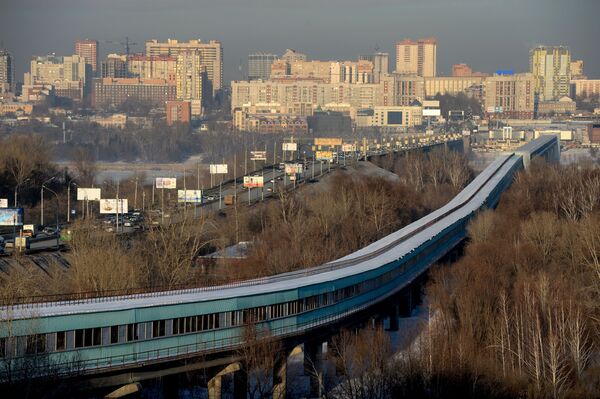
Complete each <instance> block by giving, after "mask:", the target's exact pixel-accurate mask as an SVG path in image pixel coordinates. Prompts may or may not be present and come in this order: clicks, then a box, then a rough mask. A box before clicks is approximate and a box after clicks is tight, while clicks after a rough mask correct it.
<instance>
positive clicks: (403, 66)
mask: <svg viewBox="0 0 600 399" xmlns="http://www.w3.org/2000/svg"><path fill="white" fill-rule="evenodd" d="M436 65H437V40H436V39H420V40H416V41H414V40H411V39H405V40H403V41H401V42H398V43H396V71H395V72H396V73H399V74H403V75H416V76H422V77H434V76H436Z"/></svg>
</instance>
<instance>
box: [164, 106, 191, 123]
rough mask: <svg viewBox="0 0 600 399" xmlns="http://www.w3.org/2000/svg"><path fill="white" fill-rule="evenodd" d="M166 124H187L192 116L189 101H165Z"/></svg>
mask: <svg viewBox="0 0 600 399" xmlns="http://www.w3.org/2000/svg"><path fill="white" fill-rule="evenodd" d="M165 111H166V115H167V125H169V126H170V125H172V124H174V123H187V124H189V123H190V121H191V117H192V107H191V104H190V102H189V101H167V102H166V104H165Z"/></svg>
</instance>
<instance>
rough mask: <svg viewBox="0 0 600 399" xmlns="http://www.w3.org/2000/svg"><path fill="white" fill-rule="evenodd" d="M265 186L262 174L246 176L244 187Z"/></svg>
mask: <svg viewBox="0 0 600 399" xmlns="http://www.w3.org/2000/svg"><path fill="white" fill-rule="evenodd" d="M263 186H264V179H263V177H262V176H244V187H247V188H260V187H263Z"/></svg>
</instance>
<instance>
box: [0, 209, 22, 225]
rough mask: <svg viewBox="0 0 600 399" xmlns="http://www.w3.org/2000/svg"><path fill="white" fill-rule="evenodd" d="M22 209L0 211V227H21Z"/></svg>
mask: <svg viewBox="0 0 600 399" xmlns="http://www.w3.org/2000/svg"><path fill="white" fill-rule="evenodd" d="M22 225H23V208H2V209H0V226H22Z"/></svg>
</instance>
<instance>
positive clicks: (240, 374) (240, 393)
mask: <svg viewBox="0 0 600 399" xmlns="http://www.w3.org/2000/svg"><path fill="white" fill-rule="evenodd" d="M247 383H248V374H246V370H244V369H240V370H238V371H236V372H234V373H233V397H234V399H246V398H247V397H248V387H247Z"/></svg>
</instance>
